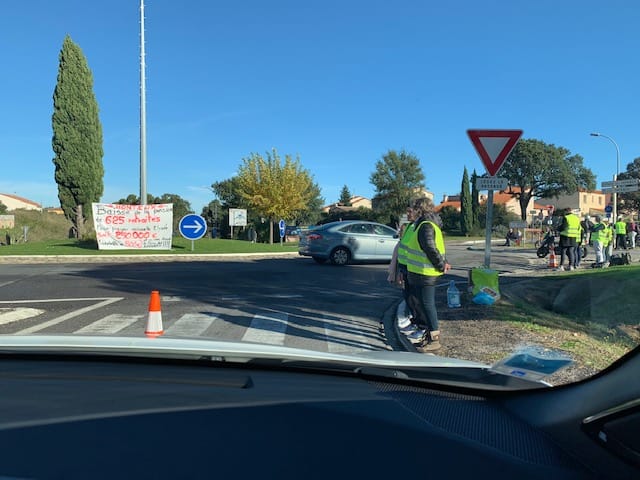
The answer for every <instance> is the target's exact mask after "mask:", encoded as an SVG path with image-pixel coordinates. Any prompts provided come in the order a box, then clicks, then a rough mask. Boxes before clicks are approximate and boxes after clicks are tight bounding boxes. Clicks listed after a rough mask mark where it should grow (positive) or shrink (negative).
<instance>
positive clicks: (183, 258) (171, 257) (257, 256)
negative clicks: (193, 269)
mask: <svg viewBox="0 0 640 480" xmlns="http://www.w3.org/2000/svg"><path fill="white" fill-rule="evenodd" d="M290 257H291V258H302V257H300V256H299V255H298V252H256V253H201V254H197V253H196V254H189V253H184V254H146V255H0V264H6V265H19V264H46V263H143V262H156V263H161V262H209V261H216V260H230V259H231V260H233V259H241V260H261V259H270V258H290Z"/></svg>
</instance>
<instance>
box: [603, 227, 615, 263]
mask: <svg viewBox="0 0 640 480" xmlns="http://www.w3.org/2000/svg"><path fill="white" fill-rule="evenodd" d="M602 221H603V222H605V224H604V226H605V229H604V231H605V237H604V243H603V253H604V264H603V265H602V266H603V267H608V266H609V265H610V264H611V255H612V254H613V237H614V233H613V225H612V224H611V222H610V221H609V219H608V218H603V219H602Z"/></svg>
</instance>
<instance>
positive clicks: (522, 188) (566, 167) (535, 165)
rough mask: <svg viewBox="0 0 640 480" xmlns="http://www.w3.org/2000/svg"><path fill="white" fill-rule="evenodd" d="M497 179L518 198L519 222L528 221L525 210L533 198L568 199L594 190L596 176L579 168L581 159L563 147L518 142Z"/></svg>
mask: <svg viewBox="0 0 640 480" xmlns="http://www.w3.org/2000/svg"><path fill="white" fill-rule="evenodd" d="M500 176H501V177H504V178H506V179H507V180H508V182H509V187H517V188H516V189H515V190H513V191H511V190H510V189H508V190H507V192H508V193H511V194H512V195H513V196H515V197H516V198H518V200H519V202H520V209H521V212H522V220H526V218H527V206H528V205H529V201H530V200H531V199H532V198H551V197H556V198H557V197H558V196H560V195H564V194H566V195H571V194H573V193H575V192H576V191H577V190H578V189H579V188H584V189H586V190H593V189H594V188H595V186H596V182H595V176H594V174H593V172H592V171H591V170H589V169H588V168H586V167H584V166H583V165H582V157H581V156H580V155H571V152H570V151H569V150H567V149H566V148H564V147H556V146H555V145H551V144H546V143H544V142H542V141H540V140H535V139H527V140H520V141H519V142H518V143H517V144H516V146H515V147H514V149H513V150H512V152H511V153H510V154H509V156H508V157H507V160H506V161H505V163H504V165H503V167H502V169H501V171H500Z"/></svg>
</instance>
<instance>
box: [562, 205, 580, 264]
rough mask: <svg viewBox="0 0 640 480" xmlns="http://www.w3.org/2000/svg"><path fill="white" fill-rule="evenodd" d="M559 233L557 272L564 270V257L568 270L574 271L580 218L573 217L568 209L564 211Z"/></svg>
mask: <svg viewBox="0 0 640 480" xmlns="http://www.w3.org/2000/svg"><path fill="white" fill-rule="evenodd" d="M558 230H559V231H560V266H559V267H558V270H564V267H563V264H564V257H565V255H566V256H567V257H568V259H569V267H568V270H574V269H575V268H576V267H575V266H574V265H575V255H576V247H577V246H578V237H580V218H579V217H578V216H577V215H575V214H574V213H573V212H572V210H571V209H570V208H567V209H565V213H564V217H562V223H561V224H560V227H559V228H558Z"/></svg>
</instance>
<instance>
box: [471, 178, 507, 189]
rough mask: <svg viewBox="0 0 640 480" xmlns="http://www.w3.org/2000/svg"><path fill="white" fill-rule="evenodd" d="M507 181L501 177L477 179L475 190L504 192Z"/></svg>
mask: <svg viewBox="0 0 640 480" xmlns="http://www.w3.org/2000/svg"><path fill="white" fill-rule="evenodd" d="M507 183H508V182H507V179H506V178H501V177H478V178H476V188H477V189H478V190H504V189H506V188H507Z"/></svg>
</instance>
